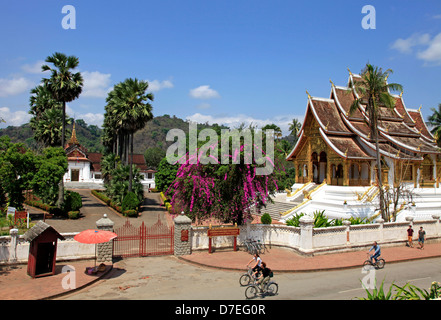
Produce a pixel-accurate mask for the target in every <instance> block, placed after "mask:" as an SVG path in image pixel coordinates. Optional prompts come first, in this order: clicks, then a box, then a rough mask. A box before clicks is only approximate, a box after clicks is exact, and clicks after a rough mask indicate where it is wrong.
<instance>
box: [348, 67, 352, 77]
mask: <svg viewBox="0 0 441 320" xmlns="http://www.w3.org/2000/svg"><path fill="white" fill-rule="evenodd" d="M348 71H349V74H350V75H351V76H352V72H351V70H349V67H348Z"/></svg>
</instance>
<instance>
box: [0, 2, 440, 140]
mask: <svg viewBox="0 0 441 320" xmlns="http://www.w3.org/2000/svg"><path fill="white" fill-rule="evenodd" d="M65 5H72V6H74V8H75V13H76V29H74V30H72V29H70V30H65V29H63V27H62V24H61V22H62V20H63V18H64V17H65V16H66V15H67V14H63V13H62V8H63V7H64V6H65ZM365 5H372V6H374V8H375V22H376V29H369V30H365V29H363V28H362V24H361V22H362V19H363V18H364V17H365V16H366V14H363V13H362V8H363V7H364V6H365ZM0 35H1V45H0V117H2V118H4V119H5V120H6V121H7V123H6V124H5V123H3V124H1V125H0V127H6V126H7V125H20V124H22V123H25V122H27V121H28V120H29V115H28V114H27V113H28V110H29V105H28V101H29V90H30V89H31V88H33V87H35V86H36V85H38V83H39V82H40V80H41V78H43V77H46V76H48V75H47V74H44V73H41V69H40V66H41V64H42V62H43V61H44V60H45V59H46V57H47V56H49V55H51V54H53V53H54V52H56V51H59V52H63V53H66V54H68V55H75V56H77V57H78V58H79V60H80V65H79V71H81V72H82V74H83V77H84V78H85V84H84V88H83V94H82V95H81V97H80V98H79V99H77V100H76V101H74V102H71V103H69V105H68V113H69V115H70V116H73V117H75V118H76V119H79V118H82V119H84V120H85V121H86V122H87V123H89V124H97V125H100V124H101V123H102V119H103V113H104V105H105V98H106V95H107V92H108V91H109V90H110V89H111V88H112V87H113V85H115V84H116V83H118V82H120V81H123V80H124V79H126V78H129V77H132V78H134V77H136V78H138V79H143V80H148V81H149V83H150V89H151V91H152V92H153V93H154V95H155V101H154V102H153V113H154V115H156V116H158V115H163V114H170V115H176V116H178V117H181V118H184V119H192V120H195V121H199V122H205V121H208V122H217V123H224V124H227V125H232V126H234V125H237V124H238V123H240V122H246V123H250V122H253V123H254V124H257V125H264V124H266V123H276V124H278V125H279V126H280V127H281V128H282V129H283V130H284V132H285V133H287V127H288V123H289V122H290V121H291V120H292V119H293V118H298V119H299V120H301V121H302V120H303V116H304V113H305V109H306V103H307V95H306V93H305V90H308V92H309V93H310V94H311V95H313V96H318V97H325V98H328V97H329V94H330V83H329V79H332V81H333V82H334V83H335V84H336V85H346V83H347V78H348V71H347V68H349V69H350V70H351V71H352V72H354V73H359V72H360V70H361V69H362V68H363V66H364V65H365V64H366V63H367V62H368V61H369V62H370V63H371V64H374V65H377V66H380V67H383V68H384V69H388V68H390V69H392V70H393V71H394V73H393V75H392V76H391V77H390V78H389V81H390V82H397V83H400V84H402V85H403V87H404V95H403V97H404V101H405V103H406V106H407V107H408V108H418V107H419V106H420V105H422V106H423V108H422V111H423V114H424V115H425V117H426V118H427V116H428V115H430V114H431V111H430V108H433V107H437V106H438V104H439V103H441V90H440V84H441V2H439V0H437V1H406V0H401V1H392V0H389V1H342V0H336V1H313V0H311V1H260V0H254V1H248V0H235V1H230V0H194V1H192V0H179V1H178V0H161V1H145V0H143V1H130V0H129V1H113V0H108V1H84V0H71V1H68V0H32V1H28V0H20V1H2V2H1V4H0Z"/></svg>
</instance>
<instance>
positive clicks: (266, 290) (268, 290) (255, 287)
mask: <svg viewBox="0 0 441 320" xmlns="http://www.w3.org/2000/svg"><path fill="white" fill-rule="evenodd" d="M270 277H272V276H270ZM277 292H279V285H278V284H277V283H276V282H275V281H271V280H270V281H268V283H266V284H265V286H264V287H263V289H261V288H260V285H259V284H258V283H257V282H254V283H252V284H250V285H248V287H247V288H246V289H245V297H246V298H247V299H254V298H256V297H257V296H258V295H259V294H260V295H262V296H264V295H270V296H274V295H276V294H277Z"/></svg>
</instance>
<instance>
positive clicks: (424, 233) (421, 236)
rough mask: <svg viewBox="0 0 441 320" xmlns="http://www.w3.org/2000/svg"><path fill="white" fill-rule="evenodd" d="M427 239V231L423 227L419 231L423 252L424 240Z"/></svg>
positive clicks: (419, 241)
mask: <svg viewBox="0 0 441 320" xmlns="http://www.w3.org/2000/svg"><path fill="white" fill-rule="evenodd" d="M425 239H426V231H424V230H423V227H420V230H419V231H418V243H419V244H420V248H421V250H423V249H424V240H425Z"/></svg>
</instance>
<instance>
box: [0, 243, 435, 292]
mask: <svg viewBox="0 0 441 320" xmlns="http://www.w3.org/2000/svg"><path fill="white" fill-rule="evenodd" d="M366 251H367V250H364V251H357V252H347V253H335V254H326V255H319V256H314V257H305V256H301V255H299V254H297V253H295V252H294V251H293V250H289V249H284V248H277V247H273V248H270V250H269V251H268V252H266V253H264V254H262V255H261V257H262V260H263V261H265V262H266V263H267V264H268V266H269V267H270V268H271V269H272V270H273V271H275V272H314V271H325V270H337V269H344V268H357V267H361V265H362V263H363V261H364V260H365V259H366ZM382 257H383V258H384V259H386V268H387V264H389V263H395V262H401V261H409V260H416V259H425V258H434V257H441V243H434V244H426V246H425V248H424V250H420V249H417V248H416V247H414V248H408V247H405V246H401V247H390V248H382ZM251 258H252V257H251V255H250V254H249V253H247V252H244V251H237V252H234V251H217V252H214V253H212V254H209V253H208V251H203V252H194V253H193V254H191V255H187V256H182V257H179V259H180V261H182V263H192V264H196V265H199V266H203V267H209V268H219V269H224V270H225V269H228V270H245V269H246V268H245V266H246V264H247V263H248V262H249V261H250V260H251ZM146 259H148V258H146ZM146 263H148V261H147V260H146ZM93 264H94V262H93V261H92V260H82V261H73V262H57V266H56V274H55V275H54V276H47V277H41V278H36V279H32V278H31V277H29V276H28V275H27V273H26V268H27V265H18V266H1V267H0V299H1V300H40V299H50V298H53V297H56V296H60V295H63V294H67V293H71V292H72V289H63V282H64V284H65V285H66V284H70V282H69V281H68V279H69V278H68V276H69V274H68V273H66V272H64V273H63V267H64V266H72V267H74V268H75V271H76V273H75V281H76V283H75V289H74V290H79V289H81V288H84V287H86V286H88V285H90V284H92V283H94V282H96V281H99V280H100V279H101V278H103V277H104V276H105V275H106V274H107V273H108V272H109V271H110V270H111V269H112V266H111V265H109V266H107V269H106V271H105V272H102V273H98V274H97V275H87V274H85V272H84V270H85V269H86V267H90V266H93ZM115 266H118V262H116V263H115ZM66 277H67V278H66Z"/></svg>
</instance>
